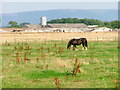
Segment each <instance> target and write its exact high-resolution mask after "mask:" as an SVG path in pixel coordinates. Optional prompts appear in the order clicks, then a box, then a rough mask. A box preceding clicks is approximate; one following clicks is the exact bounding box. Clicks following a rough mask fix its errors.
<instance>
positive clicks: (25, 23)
mask: <svg viewBox="0 0 120 90" xmlns="http://www.w3.org/2000/svg"><path fill="white" fill-rule="evenodd" d="M29 24H30V23H27V22H24V23H21V24H20V26H22V27H24V26H25V25H29Z"/></svg>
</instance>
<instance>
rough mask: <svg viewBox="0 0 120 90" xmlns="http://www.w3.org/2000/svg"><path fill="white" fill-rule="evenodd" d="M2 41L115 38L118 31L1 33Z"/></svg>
mask: <svg viewBox="0 0 120 90" xmlns="http://www.w3.org/2000/svg"><path fill="white" fill-rule="evenodd" d="M1 36H2V42H15V43H17V42H19V41H26V42H27V41H28V42H29V41H42V40H44V41H46V40H62V41H63V40H69V39H71V38H80V37H85V38H87V39H88V40H107V39H108V40H114V39H117V38H118V32H86V33H84V32H82V33H61V32H59V33H1Z"/></svg>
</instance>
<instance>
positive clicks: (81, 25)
mask: <svg viewBox="0 0 120 90" xmlns="http://www.w3.org/2000/svg"><path fill="white" fill-rule="evenodd" d="M48 25H49V26H51V27H52V28H62V27H63V28H65V27H66V28H86V27H87V26H86V25H85V24H68V23H67V24H48Z"/></svg>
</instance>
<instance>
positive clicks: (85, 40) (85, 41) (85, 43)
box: [84, 38, 88, 47]
mask: <svg viewBox="0 0 120 90" xmlns="http://www.w3.org/2000/svg"><path fill="white" fill-rule="evenodd" d="M84 45H85V46H86V47H88V44H87V39H86V38H85V39H84Z"/></svg>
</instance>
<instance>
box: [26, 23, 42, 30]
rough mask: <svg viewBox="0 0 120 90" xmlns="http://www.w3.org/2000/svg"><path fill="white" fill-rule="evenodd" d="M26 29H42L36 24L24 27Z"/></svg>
mask: <svg viewBox="0 0 120 90" xmlns="http://www.w3.org/2000/svg"><path fill="white" fill-rule="evenodd" d="M25 27H26V28H32V29H39V28H42V26H41V25H39V24H36V25H25Z"/></svg>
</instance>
